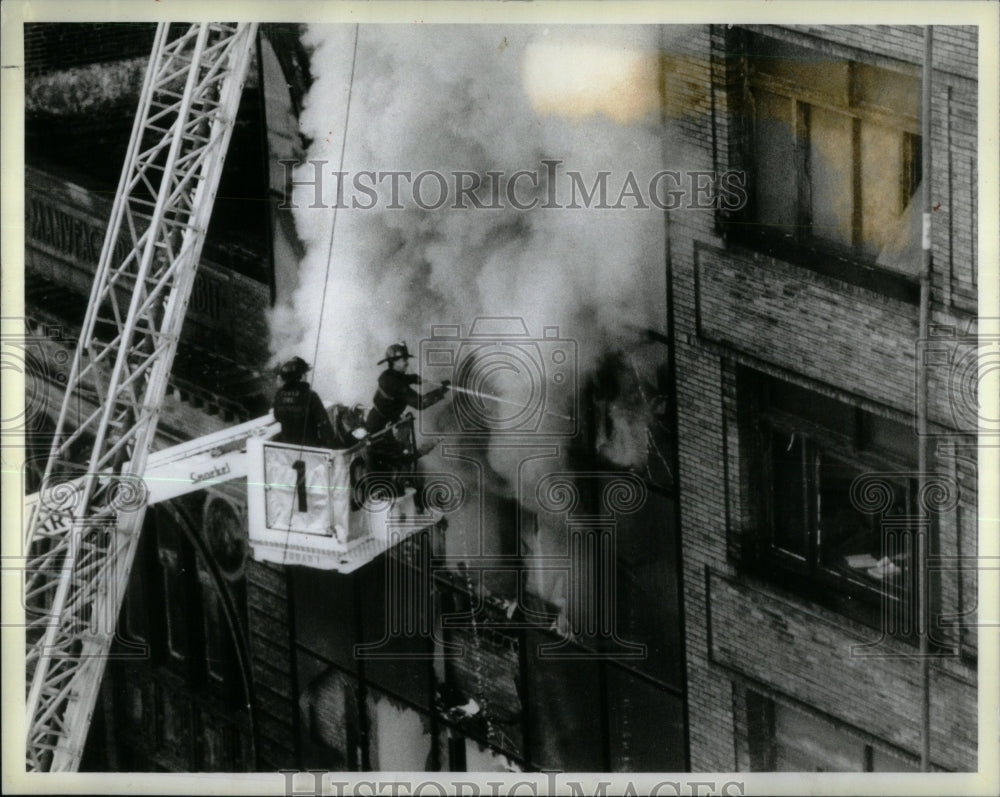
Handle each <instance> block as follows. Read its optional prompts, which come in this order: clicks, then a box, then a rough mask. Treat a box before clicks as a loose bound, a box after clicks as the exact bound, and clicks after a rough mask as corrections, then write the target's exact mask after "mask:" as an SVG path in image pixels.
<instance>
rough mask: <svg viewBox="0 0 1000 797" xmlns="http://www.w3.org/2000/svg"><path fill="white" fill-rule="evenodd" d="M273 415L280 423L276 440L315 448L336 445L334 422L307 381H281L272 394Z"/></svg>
mask: <svg viewBox="0 0 1000 797" xmlns="http://www.w3.org/2000/svg"><path fill="white" fill-rule="evenodd" d="M274 419H275V420H276V421H278V422H279V423H280V424H281V434H280V435H279V436H278V437H277V440H278V441H279V442H282V443H291V444H293V445H302V446H315V447H318V448H333V447H334V445H335V442H336V434H335V433H334V430H333V424H331V423H330V417H329V416H328V415H327V414H326V409H325V408H324V407H323V402H322V401H321V400H320V397H319V396H317V395H316V393H315V392H314V391H313V390H310V388H309V383H308V382H293V383H292V384H289V385H284V386H283V387H281V388H280V389H279V390H278V392H277V393H275V394H274Z"/></svg>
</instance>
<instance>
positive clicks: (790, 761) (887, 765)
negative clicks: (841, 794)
mask: <svg viewBox="0 0 1000 797" xmlns="http://www.w3.org/2000/svg"><path fill="white" fill-rule="evenodd" d="M746 704H747V705H746V708H747V734H746V735H747V742H748V745H747V747H748V752H749V763H750V770H751V771H752V772H916V771H917V767H916V766H914V764H913V763H912V762H911V761H909V760H908V759H907V758H905V757H904V756H902V755H899V754H897V753H894V752H891V751H890V750H889V749H888V748H883V747H881V746H879V747H875V746H873V745H871V744H868V743H866V742H865V741H864V740H863V739H862V738H861V737H860V736H859V735H857V734H855V733H851V732H850V731H848V730H847V729H846V728H845V727H843V726H841V725H839V724H836V723H834V722H832V721H830V720H827V719H825V718H823V717H821V716H819V715H818V714H813V713H811V712H808V711H806V710H804V709H797V708H791V707H789V706H786V705H784V704H783V703H776V702H775V701H773V700H769V699H768V698H766V697H764V696H763V695H759V694H757V693H756V692H753V691H751V690H747V692H746Z"/></svg>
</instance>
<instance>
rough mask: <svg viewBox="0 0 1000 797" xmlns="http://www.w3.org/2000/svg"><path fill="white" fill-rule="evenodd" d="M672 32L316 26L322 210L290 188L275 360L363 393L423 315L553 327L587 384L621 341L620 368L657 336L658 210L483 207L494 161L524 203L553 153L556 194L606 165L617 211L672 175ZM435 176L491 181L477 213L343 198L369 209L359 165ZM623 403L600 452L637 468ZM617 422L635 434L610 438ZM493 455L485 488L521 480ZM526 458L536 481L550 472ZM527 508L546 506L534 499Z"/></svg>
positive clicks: (438, 320) (313, 119)
mask: <svg viewBox="0 0 1000 797" xmlns="http://www.w3.org/2000/svg"><path fill="white" fill-rule="evenodd" d="M663 35H665V34H664V33H663V31H662V30H661V29H660V28H655V27H652V26H650V27H643V28H638V27H620V28H607V27H602V28H592V27H587V28H583V27H558V28H557V27H551V28H542V27H534V26H503V27H501V26H472V25H462V26H437V25H435V26H431V25H427V26H424V25H419V26H417V25H414V26H402V25H400V26H361V27H360V28H358V29H355V27H354V26H321V27H320V26H318V27H313V28H311V29H309V31H308V33H307V35H306V40H305V41H306V44H307V46H308V47H309V48H311V51H312V64H311V68H312V74H313V76H314V79H315V82H314V83H313V85H312V87H311V89H310V91H309V93H308V96H307V97H306V100H305V108H304V110H303V113H302V115H301V118H300V127H301V131H302V133H303V134H304V135H305V136H306V137H307V138H308V139H309V140H311V142H312V143H311V146H310V148H309V151H308V160H310V161H324V162H325V164H324V165H323V166H322V172H323V175H324V180H323V185H322V189H323V196H322V204H323V205H326V206H327V207H310V205H315V204H316V202H315V191H316V189H315V188H314V187H313V186H312V185H300V186H298V187H297V189H296V191H295V193H294V195H293V196H294V201H295V203H296V204H297V205H298V209H297V210H296V211H295V219H296V225H297V230H298V234H299V236H300V238H301V239H302V241H303V242H304V244H305V247H306V255H305V257H304V259H303V260H302V262H301V263H300V264H298V280H299V283H298V287H297V289H296V290H295V291H294V293H293V295H291V296H287V297H279V304H278V306H277V307H276V309H275V310H274V312H273V315H272V331H273V340H272V348H273V351H274V355H275V360H276V361H280V360H283V359H284V358H286V357H289V356H292V355H300V356H303V357H305V358H306V359H307V360H310V361H311V362H313V363H314V370H313V374H312V378H313V383H314V387H315V388H316V389H317V390H318V392H319V393H320V395H321V396H323V398H324V399H326V400H335V401H339V402H342V403H348V404H352V403H355V402H361V403H364V404H366V405H370V402H371V398H372V394H373V391H374V388H375V382H376V378H377V376H378V373H379V371H380V366H376V362H377V361H378V360H379V359H381V357H382V356H383V353H384V351H385V348H386V346H387V345H388V344H390V343H393V342H396V341H399V340H405V341H406V342H407V343H408V344H409V346H410V349H411V351H416V350H417V347H418V344H419V341H420V340H421V339H425V338H427V337H428V336H429V335H430V333H431V327H432V325H439V324H453V325H460V327H461V330H462V332H463V333H464V334H468V332H469V328H470V325H471V324H472V322H473V321H474V320H475V319H476V318H477V317H479V316H512V317H517V318H520V319H523V321H524V323H525V324H526V326H527V328H528V330H529V332H530V333H531V334H532V335H536V336H540V335H541V332H542V329H543V327H552V326H557V327H558V328H559V332H560V335H561V337H563V338H569V339H572V340H574V341H576V344H577V352H578V357H579V361H578V362H579V374H578V380H579V382H580V383H581V384H582V382H583V379H584V376H585V374H586V373H588V372H589V371H590V370H591V369H593V368H594V367H595V366H596V365H597V363H598V362H599V361H600V360H601V358H602V357H605V356H606V355H607V353H608V352H610V351H619V352H621V351H624V352H626V356H624V357H620V358H619V361H620V362H622V363H625V365H624V366H623V367H626V368H628V370H629V372H630V373H631V372H632V370H633V369H632V367H631V366H629V365H627V364H628V363H629V362H632V360H631V359H630V357H631V355H630V354H628V352H630V351H631V352H632V353H633V354H634V353H636V352H637V351H638V350H639V349H640V348H641V344H640V343H639V341H638V338H637V336H636V334H635V332H634V329H635V328H636V327H651V328H655V329H664V328H665V268H664V239H665V235H664V218H663V212H662V211H661V210H657V209H655V208H649V209H630V208H633V204H634V202H633V200H630V199H628V198H626V199H625V204H624V209H623V208H621V207H620V208H611V209H595V208H593V207H591V208H586V207H580V208H576V209H574V208H571V207H559V208H547V209H546V208H543V207H535V208H534V209H532V210H520V209H518V208H517V207H513V206H512V204H511V203H510V202H508V201H506V198H504V197H503V196H501V199H503V201H502V202H496V203H492V204H497V205H499V207H489V206H490V205H491V199H496V196H495V194H494V190H493V187H491V184H490V183H489V177H488V173H489V172H499V173H502V175H504V179H507V178H510V176H511V175H513V174H514V173H516V172H518V171H519V170H526V171H529V172H534V173H537V174H539V175H540V176H541V178H542V179H541V180H540V182H539V184H538V185H537V187H535V186H533V185H532V184H531V182H530V180H529V179H527V178H523V179H522V180H521V181H520V182H519V183H518V190H517V196H518V197H519V198H520V200H521V201H522V202H525V203H526V202H528V201H529V200H530V199H532V198H535V199H537V200H538V205H542V204H544V202H545V200H546V198H547V197H548V196H550V194H549V193H547V192H549V191H550V190H552V186H551V185H550V184H549V182H548V177H549V176H551V173H546V167H545V166H543V163H544V162H545V161H558V167H557V171H556V175H557V186H556V187H557V189H558V192H559V194H560V198H559V202H560V203H561V204H562V205H564V206H565V205H566V204H569V201H570V196H569V189H570V183H569V182H568V181H567V180H566V177H567V174H568V173H569V172H577V173H579V174H580V175H581V177H582V179H583V181H584V183H585V187H586V188H587V189H588V190H589V188H590V187H591V186H592V184H593V183H594V181H595V180H596V179H597V178H598V176H599V174H600V173H601V172H608V173H610V174H609V176H608V178H607V181H608V193H609V196H608V204H611V205H614V204H615V203H616V201H617V200H618V198H619V191H620V189H621V186H622V185H623V183H624V182H625V180H626V177H627V175H628V174H629V173H632V174H634V175H636V176H637V178H638V181H637V182H638V184H639V185H640V186H643V184H644V183H648V181H649V178H650V177H652V175H654V174H655V173H656V172H657V171H658V170H660V169H664V168H670V165H669V164H668V163H665V160H664V147H663V140H664V127H663V124H662V121H661V119H660V108H661V107H662V102H661V97H660V85H661V75H660V74H659V72H660V70H661V69H662V66H661V65H662V60H661V55H660V54H661V53H662V48H663V41H662V39H661V37H662V36H663ZM355 37H357V44H356V58H355ZM352 66H353V80H352V79H351V75H352ZM348 107H349V113H348ZM345 125H346V127H345ZM342 147H343V160H342V161H341V149H342ZM672 157H673V158H674V159H675V160H676V161H677V162H679V161H680V159H681V155H680V154H679V153H677V152H675V153H674V155H673V156H672ZM668 160H669V159H668ZM431 170H433V171H437V172H439V173H441V174H443V175H445V176H446V177H447V179H448V181H449V182H451V181H452V177H451V175H453V173H455V172H458V171H468V172H473V173H475V174H477V175H479V176H480V177H481V178H482V180H483V185H482V186H481V187H480V188H479V189H478V190H477V191H475V192H474V193H475V195H476V196H477V197H478V198H479V199H480V200H481V201H482V204H484V205H487V207H485V208H476V207H468V208H466V209H456V208H455V207H453V206H454V204H455V199H456V197H455V193H454V186H453V185H450V186H449V187H448V190H449V192H450V193H449V196H448V201H447V203H445V204H444V205H443V206H442V207H440V208H435V209H424V208H421V207H419V206H418V204H417V203H416V202H415V201H413V198H412V192H411V191H410V189H409V188H408V187H404V188H402V189H401V190H400V192H399V194H400V197H399V203H398V204H401V205H403V207H402V208H398V207H390V206H391V205H392V204H393V202H392V196H391V186H390V185H389V183H388V181H386V182H383V183H378V184H377V192H378V199H377V201H376V202H374V203H373V204H374V207H371V208H367V209H358V208H353V207H351V204H352V198H359V199H362V200H365V201H366V202H367V197H365V196H360V195H358V194H357V192H356V191H352V188H351V184H350V181H351V179H352V177H353V176H354V175H357V174H359V173H361V172H372V173H376V174H377V173H379V172H390V171H392V172H399V171H406V172H410V173H411V174H412V175H414V176H416V175H417V174H419V173H420V172H424V171H431ZM334 172H344V173H346V175H347V177H346V179H345V180H344V183H343V185H342V189H343V192H344V193H343V201H344V202H345V203H346V204H347V206H348V207H345V208H339V209H337V210H336V211H334V210H333V209H332V208H331V207H329V206H332V205H334V204H335V203H336V202H337V200H338V181H337V180H336V179H335V178H334V177H333V176H332V175H333V173H334ZM295 179H296V180H297V181H300V182H310V181H313V180H314V179H315V167H314V166H313V165H312V164H310V163H308V162H306V163H304V164H302V165H301V166H300V167H299V168H298V169H296V171H295ZM375 182H376V181H375V180H374V178H372V179H370V180H369V183H372V184H374V183H375ZM499 185H500V191H501V195H502V192H503V183H502V182H501V183H499ZM423 188H424V197H425V199H424V204H425V205H426V204H428V203H431V204H433V203H434V201H435V200H436V199H437V197H438V194H439V184H438V181H437V180H434V179H428V180H427V181H426V182H425V184H424V186H423ZM594 201H595V202H596V199H595V200H594ZM466 204H471V203H468V202H467V203H466ZM331 236H332V241H331ZM648 348H649V347H648V345H647V350H648ZM661 350H662V347H661ZM640 359H643V360H648V359H649V357H648V356H647V355H641V356H640ZM417 368H419V365H417ZM632 384H633V388H634V384H635V382H634V380H633V382H632ZM425 389H426V388H425ZM615 400H616V401H617V402H618V409H617V410H616V409H615V408H614V407H609V409H608V412H607V416H608V418H609V419H610V420H609V422H608V424H607V428H606V430H605V436H604V437H603V438H602V441H603V442H602V445H603V448H604V451H605V453H607V454H608V456H609V457H611V458H614V457H615V456H619V457H620V458H621V459H622V460H625V461H623V463H622V464H623V465H626V466H632V465H634V464H636V463H635V462H634V460H636V459H637V458H638V459H641V458H644V457H645V451H646V441H645V436H646V429H645V426H644V425H643V423H644V422H645V421H644V420H643V419H641V418H640V419H639V421H636V420H635V418H636V417H637V412H638V411H637V410H635V409H634V407H632V408H630V407H631V405H637V404H639V403H641V402H640V401H639V392H638V390H636V389H631V391H630V395H624V393H623V395H620V396H618V397H617V398H616V399H615ZM613 403H614V401H611V402H610V404H613ZM440 406H441V405H439V406H438V407H436V408H434V409H432V410H430V411H429V412H436V411H439V408H440ZM552 409H553V411H556V412H559V411H562V410H561V409H560V408H559V407H552ZM615 418H618V419H619V423H618V424H617V426H615V423H614V419H615ZM629 419H631V420H629ZM640 421H641V422H640ZM612 428H617V430H618V433H619V434H620V435H624V436H625V437H627V438H628V439H619V440H614V439H611V435H612V433H611V432H609V431H607V430H608V429H612ZM640 449H641V451H642V454H641V456H639V455H637V453H636V452H637V451H639V450H640ZM487 460H488V464H489V467H490V468H491V469H492V470H493V471H494V472H495V474H496V475H497V476H499V477H500V479H499V480H495V479H491V480H490V481H491V482H495V484H494V487H496V486H497V485H500V487H497V489H498V490H502V489H504V488H506V489H507V490H508V491H510V490H512V489H513V485H514V484H515V483H516V479H517V467H518V464H517V461H516V460H517V457H516V456H513V455H511V453H510V452H509V451H505V450H503V449H500V448H497V447H494V449H493V450H492V451H491V452H490V454H489V456H488V458H487ZM425 464H426V462H425ZM439 464H440V463H439ZM536 464H537V468H536V469H535V470H536V472H535V473H534V474H532V475H533V476H537V475H538V473H540V472H544V471H545V470H551V469H554V468H556V467H558V466H559V462H558V461H548V462H539V463H536ZM427 467H429V468H430V469H432V470H433V469H434V463H431V464H429V465H427ZM449 467H450V468H452V469H453V468H454V464H453V463H452V464H450V465H449ZM519 500H521V501H522V503H523V504H524V505H525V507H526V508H527V509H528V510H530V511H537V506H535V505H534V502H533V499H532V498H531V496H530V495H529V496H525V495H522V496H519ZM457 525H458V524H453V528H455V526H457Z"/></svg>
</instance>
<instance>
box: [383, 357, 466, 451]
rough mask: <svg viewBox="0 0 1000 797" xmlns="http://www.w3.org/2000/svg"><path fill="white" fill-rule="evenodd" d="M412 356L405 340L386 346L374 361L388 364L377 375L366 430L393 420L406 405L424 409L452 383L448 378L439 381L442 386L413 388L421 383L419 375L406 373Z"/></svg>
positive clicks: (441, 396) (436, 399) (398, 416)
mask: <svg viewBox="0 0 1000 797" xmlns="http://www.w3.org/2000/svg"><path fill="white" fill-rule="evenodd" d="M412 358H413V355H412V354H410V352H409V350H408V349H407V348H406V344H405V343H393V344H392V345H391V346H390V347H389V348H388V349H386V350H385V357H383V358H382V359H381V360H379V361H378V363H376V365H381V364H382V363H387V364H388V367H387V368H386V369H385V370H384V371H383V372H382V373H381V375H380V376H379V378H378V389H377V390H376V391H375V397H374V398H373V399H372V405H373V406H372V409H371V412H369V413H368V421H367V422H366V423H365V426H367V427H368V432H369V434H374V433H375V432H378V431H380V430H381V429H384V428H385V427H386V426H391V425H392V424H394V423H396V421H398V420H399V419H400V417H401V416H402V415H403V411H404V410H405V409H406V408H407V407H413V408H414V409H416V410H424V409H427V408H428V407H431V406H433V405H434V404H437V403H438V402H439V401H441V399H443V398H444V397H445V396H446V395H447V393H448V389H449V388H450V386H451V382H449V381H448V380H447V379H446V380H445V381H443V382H442V383H441V387H438V388H435V389H434V390H432V391H430V392H429V393H425V394H424V395H420V394H419V393H417V391H416V390H414V389H413V385H419V384H420V376H419V375H418V374H409V373H407V371H408V370H409V368H410V362H409V361H410V360H411V359H412Z"/></svg>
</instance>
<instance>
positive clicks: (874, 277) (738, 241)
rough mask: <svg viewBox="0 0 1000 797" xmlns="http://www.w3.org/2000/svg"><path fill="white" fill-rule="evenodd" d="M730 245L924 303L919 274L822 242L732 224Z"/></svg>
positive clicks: (906, 301)
mask: <svg viewBox="0 0 1000 797" xmlns="http://www.w3.org/2000/svg"><path fill="white" fill-rule="evenodd" d="M726 240H727V245H728V246H729V247H731V248H737V249H742V250H745V252H746V253H747V254H755V255H764V256H766V257H770V258H774V259H776V260H780V261H782V262H784V263H789V264H791V265H794V266H799V267H801V268H804V269H806V270H808V271H811V272H814V273H816V274H819V275H822V276H824V277H828V278H832V279H834V280H837V281H838V282H841V283H847V284H848V285H853V286H855V287H858V288H863V289H865V290H868V291H871V292H873V293H877V294H879V295H881V296H886V297H889V298H892V299H896V300H898V301H901V302H905V303H906V304H912V305H917V304H919V303H920V281H919V279H918V278H917V277H916V276H912V275H909V274H902V273H900V272H895V271H889V270H887V269H884V268H879V267H877V266H875V265H873V264H871V263H866V262H864V261H861V260H856V259H852V258H850V257H848V256H846V255H844V254H839V253H836V252H832V251H830V250H826V249H823V248H821V247H818V246H810V245H808V244H800V243H797V242H795V241H791V240H789V239H787V238H785V237H784V236H781V235H765V234H757V235H754V234H748V233H746V232H743V231H742V230H738V229H737V228H736V225H730V226H729V228H728V234H727V239H726Z"/></svg>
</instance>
